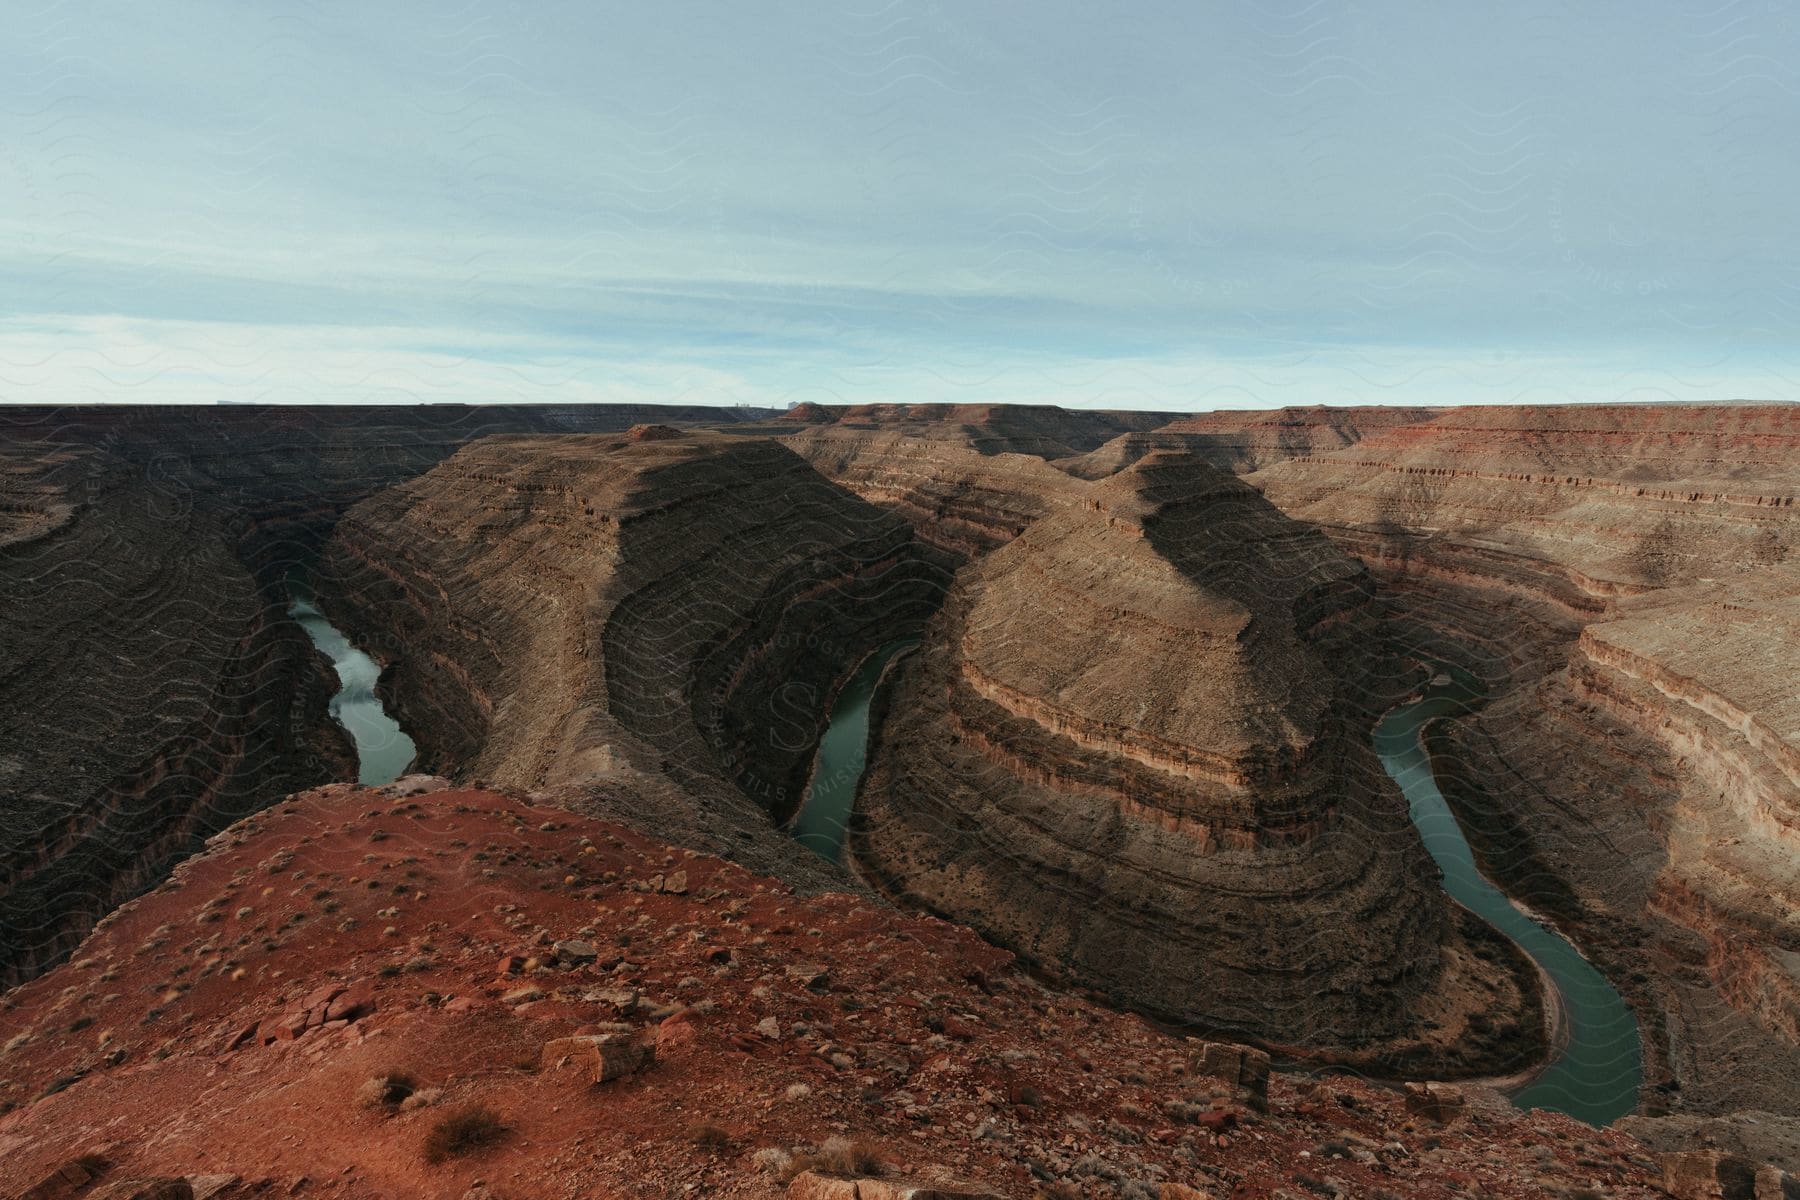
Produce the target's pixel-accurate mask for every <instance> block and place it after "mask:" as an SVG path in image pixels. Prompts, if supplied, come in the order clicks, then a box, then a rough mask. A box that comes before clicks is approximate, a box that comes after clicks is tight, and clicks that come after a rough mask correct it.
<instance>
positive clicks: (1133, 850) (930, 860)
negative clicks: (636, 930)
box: [851, 452, 1537, 1070]
mask: <svg viewBox="0 0 1800 1200" xmlns="http://www.w3.org/2000/svg"><path fill="white" fill-rule="evenodd" d="M1062 487H1063V488H1064V489H1065V491H1066V489H1067V487H1068V485H1067V484H1064V485H1062ZM1079 488H1080V493H1081V494H1080V496H1079V498H1078V502H1076V503H1073V504H1061V505H1059V506H1058V507H1057V508H1056V509H1055V510H1054V511H1051V512H1049V513H1047V515H1044V516H1042V517H1040V518H1039V519H1038V520H1036V521H1035V522H1034V523H1032V524H1031V525H1030V526H1029V527H1028V528H1026V529H1025V530H1024V531H1023V532H1022V533H1021V534H1019V535H1018V536H1017V537H1015V538H1014V539H1012V540H1011V541H1009V542H1008V543H1007V544H1006V545H1004V546H1003V547H1002V548H1000V549H997V550H994V551H993V552H992V553H990V554H988V555H987V556H986V557H984V558H982V559H980V560H978V561H976V562H974V563H972V564H971V565H969V566H968V567H965V568H964V570H963V571H962V572H961V573H960V574H959V576H958V578H957V583H956V587H955V589H954V590H953V591H952V593H951V595H950V598H949V600H948V602H947V603H946V605H945V607H944V609H943V611H942V612H941V613H939V614H938V616H937V617H936V618H934V620H933V621H932V624H931V627H930V630H929V632H928V635H927V637H926V641H925V644H924V646H923V648H922V649H921V651H920V653H919V654H917V655H916V656H914V657H913V658H912V659H911V660H910V661H909V662H908V663H907V665H906V666H905V667H904V668H903V669H902V670H901V671H900V672H899V675H898V678H897V680H896V681H895V682H894V683H893V684H892V685H891V687H890V689H889V691H888V693H887V694H886V696H885V698H884V700H883V707H884V709H885V713H886V715H885V721H884V724H883V725H882V727H881V728H880V730H879V732H878V733H877V734H876V735H875V741H874V745H873V747H872V749H871V760H870V766H869V769H868V772H867V775H866V777H865V781H864V785H863V788H862V791H861V796H860V809H859V815H860V820H859V822H858V825H857V827H856V829H855V831H854V833H853V837H852V843H851V844H852V850H853V853H854V855H855V860H856V862H857V864H858V866H859V867H860V868H861V869H862V870H864V871H865V872H866V873H867V874H868V875H869V876H870V877H871V878H872V879H873V880H875V881H876V882H877V883H878V885H879V886H881V887H882V888H884V890H887V891H889V892H890V893H893V894H899V895H903V896H905V897H907V898H909V899H910V900H912V901H914V902H916V903H920V904H923V905H925V906H927V907H929V908H931V909H933V910H934V911H938V912H941V913H943V914H945V915H948V916H950V917H952V918H953V919H956V920H959V921H964V922H967V923H969V924H971V925H973V926H975V927H976V928H978V929H980V930H982V931H983V932H984V933H986V934H988V935H989V936H990V937H993V938H995V939H996V940H998V941H1000V942H1001V943H1002V944H1004V945H1006V946H1008V947H1009V948H1011V949H1013V950H1015V951H1017V952H1019V953H1020V954H1022V955H1024V956H1026V957H1027V958H1029V959H1030V960H1032V961H1033V962H1035V963H1037V964H1039V965H1040V966H1041V967H1043V968H1044V969H1047V970H1049V971H1051V972H1052V973H1054V974H1057V975H1061V976H1064V977H1066V978H1070V979H1073V980H1076V981H1079V982H1082V983H1085V984H1088V985H1089V986H1092V987H1094V988H1096V989H1098V990H1101V991H1103V992H1105V993H1106V994H1107V995H1109V996H1110V997H1112V998H1113V999H1114V1000H1115V1001H1117V1002H1121V1003H1124V1004H1127V1005H1130V1006H1132V1007H1136V1008H1139V1009H1142V1010H1146V1011H1150V1012H1153V1013H1156V1014H1159V1015H1162V1016H1164V1017H1167V1018H1170V1019H1173V1020H1178V1021H1183V1022H1188V1023H1192V1024H1195V1025H1197V1026H1200V1027H1203V1028H1206V1029H1211V1030H1221V1031H1230V1032H1232V1033H1234V1034H1237V1035H1239V1036H1249V1037H1255V1038H1259V1039H1262V1040H1265V1041H1269V1042H1273V1043H1278V1044H1284V1045H1287V1046H1289V1047H1290V1048H1293V1049H1295V1050H1296V1051H1298V1052H1311V1053H1319V1054H1324V1055H1326V1056H1328V1057H1336V1058H1338V1059H1339V1060H1342V1061H1358V1062H1362V1063H1365V1064H1374V1063H1377V1062H1381V1061H1383V1060H1386V1061H1389V1062H1392V1061H1395V1060H1396V1059H1399V1058H1404V1057H1405V1056H1406V1055H1408V1054H1418V1055H1423V1056H1428V1057H1430V1058H1431V1059H1432V1061H1433V1062H1434V1063H1435V1064H1436V1065H1437V1067H1438V1068H1439V1069H1445V1070H1453V1069H1455V1062H1456V1053H1455V1052H1453V1051H1451V1050H1450V1049H1449V1048H1450V1047H1451V1046H1459V1047H1461V1050H1462V1051H1463V1052H1464V1053H1466V1055H1467V1061H1468V1062H1469V1063H1471V1064H1473V1063H1475V1062H1483V1063H1485V1064H1486V1065H1489V1066H1492V1065H1493V1064H1494V1063H1495V1062H1496V1061H1498V1060H1501V1059H1504V1058H1505V1057H1506V1056H1507V1055H1508V1054H1515V1055H1516V1054H1520V1053H1522V1054H1524V1055H1525V1056H1526V1057H1529V1044H1530V1043H1532V1042H1533V1040H1534V1038H1535V1034H1536V1027H1535V1026H1536V1021H1537V1016H1536V1009H1535V1008H1534V1007H1533V1006H1534V1004H1535V994H1534V991H1533V989H1534V987H1535V984H1534V983H1533V982H1531V981H1530V980H1529V979H1526V980H1525V981H1524V982H1521V980H1520V978H1519V977H1518V976H1517V975H1516V974H1514V973H1513V972H1512V970H1511V967H1514V966H1516V965H1517V964H1516V963H1512V964H1508V963H1504V962H1502V963H1491V962H1489V961H1488V954H1487V953H1479V954H1478V953H1476V952H1475V951H1473V950H1472V949H1471V947H1470V945H1469V943H1468V941H1467V940H1466V939H1465V936H1464V930H1463V928H1462V927H1461V925H1460V923H1459V922H1457V921H1453V920H1452V919H1451V914H1450V911H1449V909H1448V907H1447V906H1446V905H1445V904H1444V902H1443V900H1442V897H1441V894H1439V893H1438V892H1437V891H1436V889H1435V887H1434V886H1433V884H1432V878H1433V868H1432V867H1431V865H1430V862H1429V860H1428V859H1427V857H1426V856H1425V854H1424V850H1423V847H1422V846H1421V845H1420V843H1419V841H1418V838H1417V836H1416V835H1415V834H1414V832H1413V829H1412V827H1411V825H1410V824H1409V822H1408V820H1407V817H1406V812H1405V806H1404V803H1403V802H1402V801H1401V800H1400V798H1399V796H1398V793H1397V792H1396V791H1395V789H1394V788H1393V787H1392V785H1391V784H1390V783H1389V781H1388V780H1387V778H1386V776H1385V774H1384V773H1383V771H1382V770H1381V768H1380V766H1379V764H1378V763H1377V761H1376V760H1375V758H1374V756H1373V754H1372V753H1371V751H1370V750H1369V748H1368V746H1367V738H1366V732H1367V730H1366V714H1365V713H1364V712H1363V711H1362V704H1361V702H1360V701H1359V700H1357V699H1355V698H1354V697H1355V696H1356V695H1357V694H1358V692H1359V689H1366V688H1368V687H1369V686H1371V685H1372V680H1373V675H1372V672H1373V671H1374V670H1375V669H1376V667H1377V665H1378V663H1377V658H1378V656H1376V655H1374V654H1373V650H1374V648H1375V646H1376V643H1377V642H1378V640H1379V639H1378V637H1377V636H1376V631H1375V629H1374V626H1373V613H1372V611H1371V610H1370V608H1369V603H1370V600H1371V596H1370V589H1369V587H1368V580H1367V576H1366V572H1364V571H1363V570H1362V568H1360V567H1358V566H1357V565H1356V564H1354V563H1353V562H1351V561H1350V560H1348V559H1347V558H1345V557H1344V556H1343V555H1342V554H1341V553H1340V552H1339V551H1337V550H1336V549H1335V548H1334V547H1333V546H1332V545H1331V544H1330V542H1329V541H1328V540H1327V539H1325V538H1324V537H1323V536H1321V535H1319V534H1318V533H1316V532H1315V531H1313V530H1311V529H1309V528H1308V527H1306V526H1303V525H1300V524H1297V523H1295V522H1293V521H1290V520H1288V519H1286V518H1284V517H1283V516H1282V515H1281V514H1280V513H1279V512H1278V511H1276V510H1275V509H1274V508H1273V507H1272V506H1270V505H1269V504H1268V503H1267V502H1266V501H1264V500H1263V499H1262V498H1261V497H1259V496H1257V495H1256V493H1255V492H1254V491H1253V490H1252V489H1250V488H1248V487H1246V486H1245V485H1243V484H1242V483H1239V482H1237V481H1235V480H1234V479H1232V478H1231V477H1230V476H1228V475H1225V474H1222V473H1220V472H1218V471H1216V470H1214V469H1212V468H1210V467H1208V466H1206V465H1205V464H1203V463H1201V462H1199V461H1197V460H1196V459H1194V458H1193V457H1192V456H1187V455H1178V454H1170V453H1167V452H1157V453H1153V454H1151V455H1149V456H1147V457H1145V458H1143V459H1141V460H1140V461H1139V462H1137V463H1135V464H1134V465H1133V466H1132V467H1131V468H1130V469H1128V470H1127V471H1125V472H1123V473H1121V474H1119V475H1117V476H1115V477H1112V478H1109V479H1106V480H1104V481H1102V482H1100V483H1095V484H1083V485H1079ZM1501 957H1502V958H1504V957H1505V956H1504V955H1502V956H1501ZM1477 1013H1479V1014H1480V1016H1481V1017H1482V1021H1481V1022H1477V1023H1478V1024H1485V1023H1486V1022H1487V1021H1489V1020H1490V1019H1491V1020H1492V1021H1493V1023H1494V1025H1495V1026H1496V1027H1498V1028H1500V1029H1502V1030H1504V1034H1503V1036H1501V1037H1497V1038H1495V1039H1493V1040H1492V1041H1486V1042H1484V1039H1483V1038H1482V1037H1480V1036H1475V1035H1472V1034H1471V1031H1470V1028H1469V1026H1470V1022H1469V1018H1470V1017H1471V1016H1473V1015H1475V1014H1477ZM1507 1039H1518V1040H1519V1041H1520V1042H1522V1043H1523V1044H1524V1045H1525V1048H1524V1049H1523V1050H1521V1049H1520V1046H1518V1045H1514V1046H1511V1047H1502V1046H1501V1045H1499V1044H1498V1043H1499V1042H1501V1041H1504V1040H1507ZM1515 1065H1516V1063H1515Z"/></svg>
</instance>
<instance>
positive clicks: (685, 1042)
mask: <svg viewBox="0 0 1800 1200" xmlns="http://www.w3.org/2000/svg"><path fill="white" fill-rule="evenodd" d="M697 1037H698V1035H697V1033H696V1032H695V1030H694V1022H693V1020H692V1019H691V1018H690V1017H689V1016H688V1014H687V1013H685V1012H678V1013H676V1014H675V1015H674V1016H672V1017H668V1018H665V1019H664V1020H663V1021H662V1023H661V1024H659V1025H658V1026H657V1027H656V1049H657V1052H658V1053H665V1052H668V1051H672V1050H682V1049H685V1048H687V1047H689V1046H692V1045H693V1044H694V1042H695V1041H696V1039H697Z"/></svg>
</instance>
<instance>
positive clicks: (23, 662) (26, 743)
mask: <svg viewBox="0 0 1800 1200" xmlns="http://www.w3.org/2000/svg"><path fill="white" fill-rule="evenodd" d="M649 413H661V414H663V415H664V416H666V417H669V418H691V417H694V416H705V417H707V418H709V419H711V420H714V421H718V422H730V421H732V420H734V419H735V418H736V417H738V416H743V415H749V416H756V415H761V414H755V413H752V414H740V413H737V412H734V411H726V410H718V409H661V410H658V409H647V408H643V407H633V406H571V407H551V406H530V407H526V406H515V407H487V408H479V407H464V406H417V407H406V408H376V407H369V408H356V407H352V408H341V409H327V410H320V409H296V408H286V407H279V406H251V405H245V406H230V407H218V408H214V407H207V408H180V407H132V406H108V407H98V408H43V407H31V406H8V407H6V408H4V409H0V614H3V616H0V730H3V731H4V734H5V737H4V740H3V743H0V830H3V831H4V837H3V838H0V986H5V985H7V984H10V983H14V982H17V981H18V980H19V979H21V978H26V977H29V976H30V975H32V974H34V973H36V972H37V971H38V970H41V969H42V968H43V967H44V966H46V965H47V964H49V963H51V962H54V961H55V960H56V959H57V958H58V957H59V956H60V955H62V954H63V953H66V952H67V950H68V948H69V947H70V946H71V945H73V943H74V941H75V940H77V939H78V938H79V936H80V935H81V933H82V932H83V931H84V930H85V929H86V928H87V927H88V926H89V925H90V924H91V923H92V922H93V920H94V919H95V918H96V917H97V916H99V915H100V914H101V913H103V912H105V911H107V910H109V909H110V908H112V907H113V906H114V905H116V904H117V903H118V902H119V901H120V900H123V899H125V898H126V897H129V896H131V895H133V894H135V893H136V892H137V891H139V890H141V889H142V888H144V887H146V886H149V885H150V884H153V883H155V882H156V881H157V880H158V879H160V878H162V876H163V875H164V873H166V871H167V870H168V868H169V866H170V865H171V864H172V863H173V862H175V861H177V860H179V858H180V857H181V856H182V855H184V854H186V853H188V852H189V851H190V850H191V849H192V848H193V847H194V846H196V845H198V844H199V839H201V838H203V837H204V836H205V835H206V834H207V833H210V832H212V831H213V830H215V829H217V828H219V827H220V826H221V825H223V824H225V823H226V822H229V821H230V820H232V819H234V818H236V817H238V816H241V815H242V814H243V813H245V812H247V811H250V810H251V809H253V808H255V807H256V806H258V805H260V804H263V803H266V802H268V801H269V800H271V799H273V798H275V797H277V796H280V795H282V794H284V793H285V792H288V791H292V790H293V789H295V788H297V787H301V786H306V785H310V784H313V783H319V782H323V781H325V780H329V779H342V778H350V777H354V775H355V773H356V764H355V761H354V757H353V751H352V749H351V747H350V745H349V743H348V741H347V739H346V738H345V737H344V735H343V733H342V731H341V730H340V729H339V728H338V726H337V725H336V724H335V723H334V722H333V721H332V720H331V718H330V716H329V714H328V712H327V703H328V701H329V699H330V696H331V694H332V692H333V691H334V689H335V688H336V686H337V681H336V678H335V675H334V674H333V672H332V670H331V667H330V664H329V663H327V662H326V661H325V660H324V659H323V658H322V657H321V656H319V655H318V654H316V653H315V652H314V650H313V649H312V646H311V644H310V643H309V641H308V640H307V638H306V635H305V634H304V632H303V631H302V630H301V629H300V628H299V627H298V626H297V625H296V624H295V623H294V622H293V621H291V620H290V619H289V618H288V617H287V615H286V608H287V603H288V599H289V596H288V579H289V575H290V573H292V572H294V571H296V570H299V571H302V572H304V571H306V570H307V569H309V567H310V563H311V560H312V558H313V557H314V556H315V555H316V553H317V549H318V546H319V544H320V543H321V541H322V540H323V539H324V537H325V535H326V534H327V533H328V532H329V531H330V529H331V526H332V524H333V523H334V522H335V521H336V520H337V517H338V515H339V514H340V513H341V512H343V511H344V510H345V509H346V508H348V507H349V506H350V505H351V504H353V503H355V502H356V501H358V500H360V499H362V498H364V497H365V496H368V495H369V494H371V493H372V492H374V491H377V490H379V489H380V488H383V487H386V486H388V485H390V484H393V483H395V482H398V481H399V480H402V479H405V478H409V477H411V476H412V475H416V474H418V473H419V472H421V471H423V470H425V469H427V468H428V467H430V466H431V465H432V464H433V463H435V462H437V461H439V460H441V459H442V458H443V457H445V456H446V455H448V454H449V453H451V452H452V451H453V450H454V449H455V448H456V447H457V446H459V445H462V444H464V443H465V442H467V441H469V440H470V439H471V438H474V437H477V436H481V435H482V434H484V433H487V432H492V431H494V430H506V429H514V430H543V429H559V430H560V429H574V430H579V429H608V428H610V429H623V428H626V427H628V426H629V425H631V424H632V423H633V422H634V421H637V420H640V419H642V418H643V417H644V416H645V415H646V414H649Z"/></svg>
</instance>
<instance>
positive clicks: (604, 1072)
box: [540, 1033, 656, 1084]
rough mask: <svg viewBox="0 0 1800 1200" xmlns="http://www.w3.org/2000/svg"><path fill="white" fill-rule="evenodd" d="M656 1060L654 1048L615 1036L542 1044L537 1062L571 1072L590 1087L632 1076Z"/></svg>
mask: <svg viewBox="0 0 1800 1200" xmlns="http://www.w3.org/2000/svg"><path fill="white" fill-rule="evenodd" d="M655 1060H656V1048H655V1047H654V1046H652V1045H650V1044H648V1043H645V1042H636V1041H633V1040H631V1039H630V1038H629V1037H627V1036H625V1035H623V1034H617V1033H606V1034H600V1035H598V1036H582V1037H565V1038H556V1039H554V1040H552V1041H549V1042H545V1043H544V1049H543V1053H542V1056H541V1059H540V1061H541V1062H542V1063H543V1065H544V1066H545V1067H546V1068H550V1069H553V1070H559V1071H560V1070H568V1071H573V1072H574V1073H575V1074H576V1075H577V1076H578V1077H579V1078H581V1079H582V1080H583V1081H585V1082H587V1083H590V1084H596V1083H606V1082H607V1081H609V1080H613V1079H618V1078H620V1077H621V1076H624V1075H632V1074H635V1073H637V1072H638V1071H641V1070H643V1069H644V1068H645V1067H647V1066H649V1065H650V1064H651V1063H652V1062H654V1061H655Z"/></svg>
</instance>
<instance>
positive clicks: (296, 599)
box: [288, 581, 417, 786]
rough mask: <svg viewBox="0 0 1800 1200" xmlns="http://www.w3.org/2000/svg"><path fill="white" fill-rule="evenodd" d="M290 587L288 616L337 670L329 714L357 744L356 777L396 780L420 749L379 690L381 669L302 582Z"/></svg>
mask: <svg viewBox="0 0 1800 1200" xmlns="http://www.w3.org/2000/svg"><path fill="white" fill-rule="evenodd" d="M288 591H289V594H290V596H291V600H290V602H289V604H288V616H290V617H292V618H294V620H296V621H298V622H300V627H301V628H302V629H304V630H306V636H308V637H310V638H311V639H312V643H313V645H315V646H317V647H318V648H319V650H320V652H321V653H323V654H324V655H325V657H327V658H329V659H330V660H331V664H332V666H333V667H335V668H337V677H338V690H337V694H336V695H335V696H333V697H332V698H331V715H332V717H333V719H335V720H336V721H337V723H338V724H339V725H342V726H343V727H344V731H345V732H346V733H348V734H349V735H350V740H351V741H352V742H354V743H355V744H356V762H357V781H358V782H359V783H363V784H367V785H369V786H376V785H379V784H383V783H392V782H393V781H394V780H396V779H398V778H400V776H401V774H402V773H403V772H404V771H405V770H406V768H407V767H409V766H411V765H412V760H413V755H414V754H415V753H416V752H417V747H416V746H414V745H413V740H412V739H411V738H409V737H407V736H406V733H405V731H404V730H402V729H401V728H400V726H399V724H398V723H397V722H396V721H395V720H394V718H392V717H390V716H389V715H388V712H387V709H385V708H384V707H382V704H381V698H380V697H379V696H377V695H376V694H375V682H376V680H378V679H380V678H381V667H380V666H379V665H378V664H377V663H376V662H375V660H374V659H372V658H370V657H369V656H368V655H367V654H364V653H363V652H362V651H361V650H358V649H357V648H356V647H355V646H353V645H351V643H350V639H349V638H347V637H345V636H344V635H343V633H342V632H340V631H339V629H338V628H337V626H335V625H333V624H332V623H331V622H330V621H328V620H326V619H325V614H324V613H322V612H320V611H319V608H318V606H317V605H316V604H314V603H313V602H312V597H311V595H310V594H309V593H308V592H307V591H306V589H305V587H304V586H303V585H301V584H300V583H298V582H294V581H290V582H289V585H288Z"/></svg>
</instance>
